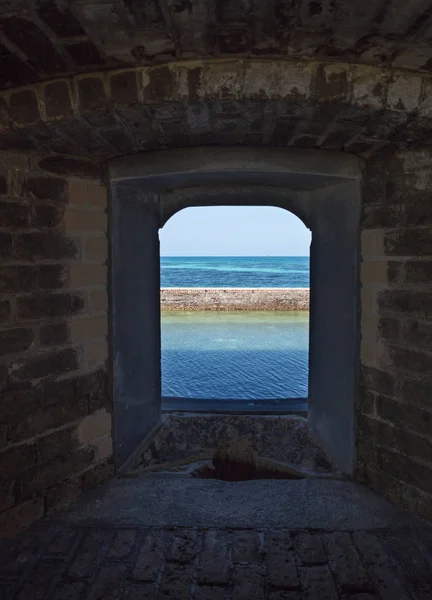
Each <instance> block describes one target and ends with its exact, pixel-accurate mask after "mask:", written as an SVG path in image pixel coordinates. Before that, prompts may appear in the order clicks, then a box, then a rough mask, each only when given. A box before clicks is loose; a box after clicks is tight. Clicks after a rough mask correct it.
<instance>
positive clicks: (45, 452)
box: [35, 427, 78, 463]
mask: <svg viewBox="0 0 432 600" xmlns="http://www.w3.org/2000/svg"><path fill="white" fill-rule="evenodd" d="M35 444H36V456H37V462H38V463H43V462H46V461H48V460H51V459H52V458H54V457H55V456H59V455H60V454H66V453H67V452H71V451H72V450H75V448H76V447H77V446H78V442H77V435H76V428H75V427H68V428H67V429H60V430H58V431H53V432H51V433H48V434H47V435H44V436H42V437H40V438H38V439H37V440H36V442H35Z"/></svg>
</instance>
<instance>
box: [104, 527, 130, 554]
mask: <svg viewBox="0 0 432 600" xmlns="http://www.w3.org/2000/svg"><path fill="white" fill-rule="evenodd" d="M136 536H137V532H136V531H135V530H133V529H124V530H122V529H120V530H119V531H117V532H116V534H115V537H114V541H113V542H112V544H111V546H110V547H109V549H108V552H107V553H106V558H108V559H115V560H123V559H128V558H129V557H130V555H131V554H132V551H133V550H134V548H135V541H136Z"/></svg>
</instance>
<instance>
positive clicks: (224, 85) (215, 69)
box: [201, 60, 244, 100]
mask: <svg viewBox="0 0 432 600" xmlns="http://www.w3.org/2000/svg"><path fill="white" fill-rule="evenodd" d="M243 86H244V66H243V63H242V61H239V60H233V61H230V60H226V61H223V62H221V63H217V62H210V63H207V64H206V65H205V66H204V78H203V85H202V88H201V91H202V95H203V96H202V97H203V99H206V98H208V99H211V100H213V99H215V98H221V99H224V98H227V99H231V98H241V97H242V96H243Z"/></svg>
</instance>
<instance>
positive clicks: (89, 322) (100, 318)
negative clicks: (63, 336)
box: [71, 314, 108, 343]
mask: <svg viewBox="0 0 432 600" xmlns="http://www.w3.org/2000/svg"><path fill="white" fill-rule="evenodd" d="M107 334H108V319H107V316H106V314H101V315H94V316H89V317H80V318H76V319H72V321H71V340H72V342H73V343H75V342H82V341H84V340H91V339H93V338H101V337H104V336H106V335H107Z"/></svg>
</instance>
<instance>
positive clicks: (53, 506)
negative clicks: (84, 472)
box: [45, 478, 82, 600]
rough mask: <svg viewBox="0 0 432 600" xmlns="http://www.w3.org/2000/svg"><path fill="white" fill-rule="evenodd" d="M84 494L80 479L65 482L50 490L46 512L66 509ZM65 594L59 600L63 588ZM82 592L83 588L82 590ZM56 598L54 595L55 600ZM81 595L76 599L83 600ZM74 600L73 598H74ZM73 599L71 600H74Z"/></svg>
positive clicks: (46, 497) (47, 495)
mask: <svg viewBox="0 0 432 600" xmlns="http://www.w3.org/2000/svg"><path fill="white" fill-rule="evenodd" d="M81 492H82V482H81V479H80V478H77V479H76V480H71V481H64V482H62V483H59V484H58V485H56V486H54V487H52V488H50V489H49V490H48V491H47V492H46V494H45V510H46V512H47V513H50V512H52V511H53V510H58V509H60V508H65V507H66V506H68V505H69V504H71V503H72V502H74V500H76V499H77V498H78V496H79V495H80V494H81ZM62 591H63V594H62V595H61V596H60V595H59V596H58V599H59V600H64V598H65V596H64V594H65V593H66V592H65V589H64V587H62ZM80 591H81V588H80ZM55 597H56V596H55V595H54V598H55ZM81 597H82V596H81V595H79V594H78V595H77V596H76V598H77V600H78V598H81ZM66 598H68V600H69V596H67V595H66ZM72 599H73V596H72ZM72 599H71V600H72Z"/></svg>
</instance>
